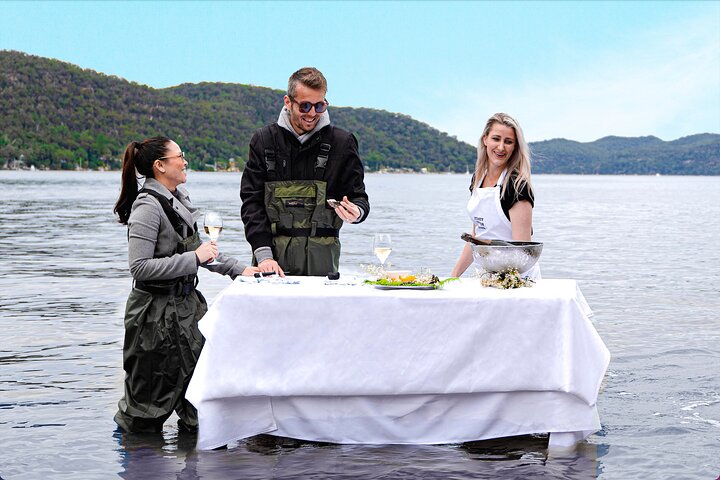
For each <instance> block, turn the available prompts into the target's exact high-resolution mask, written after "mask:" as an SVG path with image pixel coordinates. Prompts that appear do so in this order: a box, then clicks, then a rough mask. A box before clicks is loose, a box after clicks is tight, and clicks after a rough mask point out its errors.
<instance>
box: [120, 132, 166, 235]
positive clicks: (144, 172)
mask: <svg viewBox="0 0 720 480" xmlns="http://www.w3.org/2000/svg"><path fill="white" fill-rule="evenodd" d="M170 141H171V140H170V139H169V138H167V137H152V138H147V139H145V140H143V141H142V142H130V144H128V146H127V148H126V149H125V153H124V154H123V160H122V185H121V187H120V197H118V200H117V202H116V203H115V208H114V209H113V212H114V213H117V214H118V216H119V217H120V218H119V219H118V221H119V222H120V223H122V224H123V225H127V222H128V219H129V218H130V211H131V210H132V204H133V202H134V201H135V199H136V198H137V196H138V179H139V178H141V177H145V178H154V176H155V174H154V173H153V163H155V160H157V159H158V158H160V157H164V156H165V155H166V152H167V145H168V143H169V142H170ZM138 175H140V177H138Z"/></svg>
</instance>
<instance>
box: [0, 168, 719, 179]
mask: <svg viewBox="0 0 720 480" xmlns="http://www.w3.org/2000/svg"><path fill="white" fill-rule="evenodd" d="M0 172H33V173H35V172H67V173H101V172H103V173H120V170H105V169H103V170H62V169H40V168H37V169H30V168H0ZM188 173H193V174H195V173H230V174H231V173H240V174H242V171H241V170H235V171H225V170H223V171H210V170H188ZM365 174H366V175H463V176H465V175H468V176H469V175H471V173H465V172H463V173H458V172H407V171H382V172H381V171H377V170H373V171H369V170H366V171H365ZM533 175H553V176H555V175H574V176H581V177H611V176H619V177H718V176H720V175H711V174H702V175H700V174H694V173H693V174H687V175H682V174H664V173H663V174H661V173H558V172H553V173H547V172H533Z"/></svg>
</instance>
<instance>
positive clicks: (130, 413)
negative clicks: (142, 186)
mask: <svg viewBox="0 0 720 480" xmlns="http://www.w3.org/2000/svg"><path fill="white" fill-rule="evenodd" d="M141 192H145V193H148V194H150V195H152V196H154V197H155V198H157V199H158V201H159V202H160V205H161V206H162V207H163V211H164V213H165V215H167V217H168V219H169V220H170V222H171V223H172V225H173V227H174V228H175V231H176V232H178V234H179V236H180V237H181V239H180V240H178V242H177V246H176V247H175V252H174V253H184V252H188V251H194V250H196V249H197V248H198V247H199V246H200V243H201V242H200V236H199V234H198V231H197V226H195V228H194V229H190V228H189V227H188V226H187V225H185V224H184V222H182V221H181V220H180V218H179V217H178V215H177V214H176V213H175V212H174V211H173V209H172V206H171V205H170V202H169V201H168V200H167V198H165V197H163V196H162V195H160V194H158V193H157V192H155V191H152V190H141ZM188 230H191V231H192V232H193V233H192V235H188ZM196 285H197V276H196V275H189V276H185V277H180V278H176V279H173V280H169V281H152V282H141V281H136V282H135V288H133V290H132V292H130V295H129V297H128V300H127V304H126V308H125V340H124V345H123V368H124V370H125V393H124V396H123V398H122V399H121V400H120V401H119V402H118V412H117V413H116V414H115V422H116V423H117V424H118V425H119V426H120V427H121V428H122V429H123V430H124V431H127V432H161V431H162V427H163V423H165V421H166V420H167V419H168V417H170V415H171V414H172V412H173V411H175V412H177V414H178V416H179V417H180V420H179V421H178V424H179V426H180V428H181V430H189V431H194V430H196V429H197V425H198V420H197V411H196V410H195V407H193V406H192V404H191V403H190V402H188V401H187V400H185V391H186V390H187V386H188V384H189V383H190V378H191V377H192V373H193V371H194V370H195V365H196V364H197V360H198V357H199V356H200V351H201V350H202V346H203V342H204V339H203V337H202V334H201V333H200V331H199V329H198V326H197V322H198V320H200V318H202V316H203V315H204V314H205V312H207V303H206V302H205V298H204V297H203V296H202V294H201V293H200V292H199V291H198V290H196V289H195V286H196Z"/></svg>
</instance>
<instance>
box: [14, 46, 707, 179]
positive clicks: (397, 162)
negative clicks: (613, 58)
mask: <svg viewBox="0 0 720 480" xmlns="http://www.w3.org/2000/svg"><path fill="white" fill-rule="evenodd" d="M282 97H283V92H282V91H279V90H272V89H269V88H263V87H254V86H249V85H240V84H227V83H200V84H183V85H179V86H176V87H171V88H165V89H154V88H151V87H148V86H145V85H140V84H137V83H134V82H128V81H126V80H123V79H121V78H118V77H115V76H108V75H104V74H101V73H97V72H95V71H92V70H84V69H82V68H79V67H77V66H74V65H71V64H68V63H65V62H61V61H58V60H53V59H48V58H42V57H36V56H32V55H27V54H25V53H21V52H13V51H0V167H5V168H27V167H31V166H33V167H36V168H46V169H78V168H82V169H86V168H90V169H118V168H119V167H120V162H121V156H122V152H123V150H124V148H125V146H126V145H127V144H128V143H129V142H130V141H132V140H139V139H142V138H145V137H149V136H153V135H158V134H160V135H166V136H168V137H171V138H173V139H175V140H177V142H178V143H179V144H180V145H181V146H182V148H183V149H184V150H186V151H187V152H188V160H189V162H190V166H191V168H193V169H195V170H212V169H217V170H226V169H242V167H243V166H244V163H245V160H246V159H247V154H248V143H249V141H250V137H251V136H252V134H253V132H254V131H255V130H256V129H257V128H259V127H261V126H263V125H265V124H267V123H270V122H272V121H275V120H276V119H277V116H278V112H279V110H280V108H281V105H282ZM331 115H332V119H333V123H334V124H335V125H337V126H339V127H342V128H345V129H347V130H349V131H351V132H353V133H354V134H355V135H356V136H357V137H358V139H359V142H360V154H361V156H362V158H363V161H364V162H365V165H366V166H367V167H368V168H369V169H370V170H378V169H383V168H386V169H399V170H404V171H420V170H421V169H426V170H427V171H429V172H434V171H435V172H447V171H452V172H465V170H466V168H468V167H469V168H471V169H472V166H473V164H474V162H475V148H474V147H473V146H471V145H469V144H467V143H464V142H461V141H458V140H457V139H456V138H454V137H451V136H448V135H447V134H445V133H442V132H440V131H438V130H436V129H434V128H431V127H430V126H428V125H426V124H424V123H421V122H418V121H416V120H413V119H412V118H410V117H408V116H406V115H401V114H396V113H390V112H386V111H381V110H373V109H367V108H344V107H334V106H333V107H332V108H331ZM478 128H481V126H480V125H479V126H478ZM531 147H532V149H533V152H534V153H535V162H534V166H533V171H534V172H536V173H588V174H594V173H624V174H627V173H639V174H648V173H649V174H654V173H662V174H696V175H720V135H716V134H703V135H694V136H691V137H685V138H681V139H679V140H675V141H673V142H663V141H662V140H660V139H657V138H654V137H643V138H618V137H607V138H604V139H600V140H598V141H596V142H591V143H578V142H572V141H569V140H562V139H560V140H549V141H546V142H538V143H534V144H531Z"/></svg>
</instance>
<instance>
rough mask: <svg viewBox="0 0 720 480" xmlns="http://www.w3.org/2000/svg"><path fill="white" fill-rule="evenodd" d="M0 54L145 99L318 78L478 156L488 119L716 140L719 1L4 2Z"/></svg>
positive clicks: (573, 131)
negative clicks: (175, 88) (74, 70)
mask: <svg viewBox="0 0 720 480" xmlns="http://www.w3.org/2000/svg"><path fill="white" fill-rule="evenodd" d="M0 49H5V50H19V51H23V52H26V53H31V54H34V55H40V56H43V57H51V58H57V59H59V60H63V61H67V62H70V63H73V64H75V65H78V66H80V67H83V68H90V69H93V70H96V71H98V72H102V73H105V74H109V75H116V76H119V77H122V78H125V79H127V80H130V81H134V82H138V83H142V84H146V85H149V86H152V87H155V88H163V87H168V86H172V85H178V84H181V83H186V82H192V83H196V82H201V81H208V82H232V83H244V84H252V85H260V86H267V87H272V88H279V89H285V88H286V85H287V78H288V76H289V75H290V74H291V73H292V72H293V71H295V70H296V69H298V68H300V67H302V66H306V65H313V66H316V67H318V68H319V69H320V70H322V71H323V73H324V74H325V76H326V77H327V79H328V82H329V89H328V100H329V101H330V103H331V104H332V105H339V106H352V107H371V108H379V109H383V110H388V111H391V112H399V113H403V114H407V115H410V116H412V117H413V118H415V119H417V120H420V121H422V122H425V123H428V124H430V125H431V126H433V127H435V128H438V129H440V130H442V131H444V132H447V133H449V134H450V135H455V136H457V137H458V138H460V139H461V140H464V141H467V142H469V143H471V144H473V145H474V144H476V142H477V138H478V136H479V134H480V132H481V130H482V127H483V125H484V123H485V120H486V119H487V118H488V117H489V116H490V115H492V114H493V113H494V112H497V111H505V112H508V113H510V114H511V115H513V116H514V117H516V118H517V119H518V120H519V122H520V123H521V125H522V126H523V129H524V131H525V135H526V137H527V139H528V140H530V141H538V140H545V139H551V138H558V137H563V138H569V139H573V140H579V141H592V140H596V139H598V138H601V137H604V136H607V135H620V136H641V135H655V136H657V137H660V138H662V139H663V140H674V139H676V138H679V137H682V136H686V135H691V134H695V133H703V132H711V133H720V2H718V1H701V2H689V1H682V2H681V1H677V2H673V1H662V2H650V1H642V2H631V1H621V2H600V1H596V2H570V1H564V2H536V1H532V2H469V1H463V2H429V1H422V2H413V1H406V2H331V1H324V2H300V1H295V2H202V3H200V2H197V3H196V2H157V3H155V2H89V1H85V2H2V4H0ZM280 106H281V105H278V109H279V108H280Z"/></svg>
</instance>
